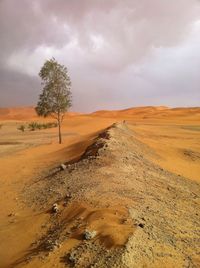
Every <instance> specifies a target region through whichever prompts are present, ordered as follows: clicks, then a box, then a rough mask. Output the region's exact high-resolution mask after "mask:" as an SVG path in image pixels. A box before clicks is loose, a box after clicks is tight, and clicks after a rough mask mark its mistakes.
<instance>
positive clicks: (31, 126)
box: [28, 122, 58, 131]
mask: <svg viewBox="0 0 200 268" xmlns="http://www.w3.org/2000/svg"><path fill="white" fill-rule="evenodd" d="M57 126H58V124H57V123H56V122H48V123H42V124H41V123H37V122H31V123H29V125H28V129H29V130H30V131H34V130H36V129H39V130H40V129H47V128H53V127H57Z"/></svg>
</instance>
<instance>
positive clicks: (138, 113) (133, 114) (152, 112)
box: [91, 106, 200, 119]
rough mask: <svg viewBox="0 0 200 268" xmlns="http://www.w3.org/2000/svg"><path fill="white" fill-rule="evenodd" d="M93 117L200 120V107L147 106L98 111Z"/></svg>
mask: <svg viewBox="0 0 200 268" xmlns="http://www.w3.org/2000/svg"><path fill="white" fill-rule="evenodd" d="M91 115H93V116H99V117H116V118H117V117H119V118H129V119H130V118H134V119H164V118H165V117H166V118H168V117H170V118H173V117H174V118H178V117H199V119H200V107H191V108H190V107H188V108H169V107H166V106H145V107H134V108H129V109H125V110H114V111H108V110H102V111H96V112H94V113H92V114H91Z"/></svg>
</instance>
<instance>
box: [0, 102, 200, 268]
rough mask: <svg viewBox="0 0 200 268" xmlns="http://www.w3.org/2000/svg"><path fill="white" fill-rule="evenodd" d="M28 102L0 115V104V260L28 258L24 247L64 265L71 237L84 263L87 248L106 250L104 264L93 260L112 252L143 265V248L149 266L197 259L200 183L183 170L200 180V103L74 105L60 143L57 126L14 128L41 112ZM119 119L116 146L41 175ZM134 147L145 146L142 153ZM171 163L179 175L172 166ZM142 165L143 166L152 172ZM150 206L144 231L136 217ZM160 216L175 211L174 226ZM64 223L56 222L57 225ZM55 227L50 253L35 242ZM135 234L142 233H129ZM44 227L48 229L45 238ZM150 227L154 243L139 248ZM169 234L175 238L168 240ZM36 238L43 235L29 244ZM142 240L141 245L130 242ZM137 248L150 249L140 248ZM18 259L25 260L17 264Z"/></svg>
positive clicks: (43, 263)
mask: <svg viewBox="0 0 200 268" xmlns="http://www.w3.org/2000/svg"><path fill="white" fill-rule="evenodd" d="M26 109H27V108H26ZM28 109H29V111H30V115H29V116H27V114H28V112H27V110H26V115H25V116H24V115H23V113H21V112H19V110H18V111H15V109H12V112H11V113H9V116H5V111H4V115H3V114H2V112H1V111H0V117H1V124H3V126H2V128H1V129H0V132H1V136H0V144H1V146H0V157H1V169H0V178H1V186H0V192H1V195H0V209H1V214H0V227H1V231H0V239H1V242H2V243H1V245H0V262H1V263H0V264H1V265H0V267H11V266H9V265H10V264H11V263H15V265H14V266H16V262H17V261H18V262H20V260H21V261H22V260H24V256H25V255H26V254H27V253H28V255H27V256H28V258H29V257H30V256H32V254H33V253H39V255H40V258H38V257H36V258H33V259H31V261H30V262H28V263H27V264H25V266H27V267H54V264H55V266H57V267H66V266H65V265H66V263H68V261H69V260H68V257H69V256H68V255H67V253H68V252H70V250H72V248H73V246H79V247H78V248H76V249H75V248H74V250H72V252H74V254H75V253H77V256H79V254H81V255H84V256H85V258H86V263H88V262H89V261H88V258H89V259H90V258H91V260H92V261H93V262H94V256H97V255H99V256H101V260H102V262H104V261H105V263H104V264H101V266H100V264H98V261H100V260H97V261H96V263H97V264H96V265H97V266H96V267H115V266H111V265H114V264H113V263H114V262H115V261H116V262H118V263H120V265H125V264H126V265H128V267H134V266H133V265H136V264H137V266H136V267H142V265H143V264H142V263H140V260H141V258H142V257H143V255H145V256H146V260H145V262H146V265H147V267H156V265H157V267H165V266H163V265H164V264H168V266H166V267H184V266H183V264H184V265H186V266H187V265H189V264H190V265H191V267H195V265H197V267H198V258H196V249H195V246H194V248H191V249H190V244H191V243H194V244H195V245H196V246H198V240H195V239H199V236H198V234H197V232H196V231H193V233H191V230H194V228H196V227H195V226H196V224H197V220H198V215H196V214H195V213H196V210H197V206H198V198H197V196H198V195H199V192H198V193H197V192H196V191H199V190H198V189H199V185H198V184H195V182H192V181H191V182H189V181H188V180H187V179H184V178H182V177H180V176H177V175H182V176H185V177H187V178H189V179H192V180H196V181H199V180H200V177H199V174H200V126H199V118H200V117H199V109H198V108H191V109H168V108H166V107H159V108H158V107H156V108H154V107H145V108H136V110H137V111H136V110H135V109H128V110H126V111H122V112H119V114H117V115H116V114H114V115H113V114H110V113H109V112H108V111H106V114H105V113H103V114H102V112H101V113H98V115H97V114H92V115H76V114H75V115H73V114H72V115H70V116H68V117H67V118H66V119H65V122H64V126H63V134H64V144H63V145H61V146H59V145H57V130H56V129H51V130H45V131H36V132H25V133H20V132H19V131H18V130H16V128H17V126H18V124H21V122H27V121H30V120H31V121H32V120H33V119H34V120H38V118H37V117H35V118H34V115H33V114H32V112H31V111H33V109H32V108H28ZM108 114H109V115H108ZM163 114H164V116H163ZM16 115H17V116H16ZM16 118H17V119H16ZM123 119H125V120H126V121H127V123H128V127H129V129H130V130H129V131H128V133H129V134H127V132H126V131H125V132H124V130H117V131H115V133H114V138H113V139H112V142H111V145H112V146H111V147H109V149H111V151H109V150H108V151H107V150H106V151H105V155H104V153H103V154H102V159H94V160H92V159H91V161H93V162H92V163H93V164H92V163H91V165H90V161H89V163H87V161H86V160H85V161H86V162H85V163H84V162H83V163H82V162H81V163H82V164H81V163H79V164H78V166H77V167H76V166H72V168H71V169H70V170H67V171H66V172H62V173H58V174H57V175H56V176H51V177H48V178H47V179H43V178H44V177H45V175H46V174H47V173H49V172H48V170H51V169H52V168H54V167H55V166H57V165H59V164H60V163H61V162H65V161H69V160H70V159H74V158H75V159H76V158H77V157H79V156H80V155H81V153H83V152H84V150H85V149H86V148H87V146H88V145H90V144H91V143H92V142H93V139H94V138H95V137H96V136H97V135H98V133H100V132H101V131H102V130H103V129H105V128H106V127H108V126H110V125H111V124H112V123H114V122H115V121H117V120H123ZM19 120H20V122H19ZM40 120H42V119H40ZM47 121H49V119H47ZM127 135H128V136H127ZM129 136H131V137H134V139H133V143H132V142H131V143H130V142H128V144H127V140H129V139H132V138H131V137H129ZM135 137H136V138H137V139H135ZM106 142H107V140H106ZM109 142H110V141H109ZM146 145H148V147H146ZM131 153H133V154H134V153H135V154H136V155H135V156H133V155H131ZM107 154H108V155H107ZM125 154H126V155H127V157H128V159H126V156H125ZM106 155H107V156H106ZM104 156H106V157H105V158H104ZM136 156H137V157H138V156H139V159H140V161H139V162H137V157H136ZM141 156H142V158H140V157H141ZM157 164H158V165H160V166H161V167H162V169H164V170H161V169H160V168H159V167H158V166H157ZM79 165H80V167H79ZM166 169H167V170H169V171H172V172H173V173H175V174H177V175H174V174H172V173H168V172H167V171H166ZM68 172H69V175H67V174H68ZM50 173H51V172H50ZM64 174H66V176H65V175H64ZM143 174H147V177H146V176H143ZM63 175H64V176H63ZM146 184H147V185H148V188H149V190H148V189H147V188H146V186H145V185H146ZM167 187H168V188H169V189H168V188H167ZM142 189H143V190H142ZM147 190H148V191H147ZM135 191H136V192H135ZM138 191H139V193H138ZM154 192H155V193H154ZM150 193H151V194H150ZM66 195H68V197H67V199H65V197H66ZM152 195H153V197H152ZM68 198H69V200H68ZM153 199H154V202H153V203H152V200H153ZM5 200H6V202H5ZM139 200H143V202H142V203H140V201H139ZM173 200H175V201H173ZM187 200H188V201H187ZM55 201H58V203H59V204H60V206H61V208H62V213H61V215H59V216H58V217H57V216H56V215H55V216H52V214H51V213H48V210H49V209H50V208H51V206H52V204H53V203H54V202H55ZM130 204H132V205H131V206H132V207H131V206H130ZM135 204H137V205H138V208H140V209H139V210H137V206H136V207H135ZM148 204H151V206H152V209H151V211H147V210H146V207H147V206H148ZM163 211H166V213H164V212H163ZM74 213H75V214H74ZM183 213H184V215H183ZM190 213H191V214H190ZM8 214H11V215H10V216H8ZM146 214H147V218H149V219H150V221H149V225H148V224H147V231H145V232H144V233H143V229H144V228H141V227H138V224H139V223H142V222H140V221H142V218H145V221H147V219H146V217H144V216H145V215H146ZM157 215H159V217H157ZM185 215H186V216H185ZM173 216H174V218H173ZM195 217H197V218H195ZM158 218H159V221H160V219H162V218H165V220H166V219H167V220H168V221H169V222H174V219H175V223H174V224H173V226H172V225H170V223H168V224H169V225H166V226H165V225H163V223H162V222H161V223H160V222H159V224H158V222H157V221H158ZM69 219H70V221H69ZM179 219H180V220H179ZM138 220H139V222H138ZM187 222H188V223H187ZM58 224H59V225H61V227H60V228H57V225H58ZM79 224H80V225H81V224H82V227H81V226H80V230H79V229H78V231H77V232H74V231H73V228H75V229H76V227H77V226H78V225H79ZM86 224H88V225H89V227H90V228H92V229H96V230H97V231H98V233H99V234H100V235H98V239H97V241H96V240H95V241H96V242H95V243H93V241H92V243H90V242H88V243H86V242H84V241H83V237H82V233H83V228H84V226H85V225H86ZM142 224H143V223H142ZM145 225H146V223H145ZM154 225H156V226H157V225H159V226H158V227H157V229H158V230H157V229H156V230H153V233H152V229H151V228H152V227H151V226H154ZM180 226H185V229H184V230H180ZM71 228H72V230H71ZM149 228H150V229H149ZM51 229H52V230H53V233H55V237H52V238H51V237H50V240H51V239H53V241H54V242H55V240H58V242H59V243H60V244H62V246H61V247H60V248H59V249H58V250H57V249H56V250H55V251H53V252H52V253H50V254H49V253H48V252H49V249H47V250H45V252H44V251H43V250H41V251H40V250H39V251H38V245H40V242H42V241H43V242H45V241H46V240H45V237H48V234H47V233H48V230H51ZM141 229H142V233H141V231H140V230H141ZM162 230H165V231H164V233H165V234H166V236H165V237H164V238H162V236H161V231H162ZM65 231H66V234H65ZM72 231H73V232H72ZM157 231H158V233H155V232H157ZM70 232H71V233H70ZM138 232H139V233H138ZM50 233H51V232H50ZM132 234H137V235H136V236H135V239H136V240H133V243H132V242H131V241H132V238H133V239H134V236H133V237H132ZM148 234H149V235H148ZM172 234H173V235H172ZM42 235H44V239H41V237H42ZM49 235H50V236H51V234H49ZM196 235H197V236H196ZM129 236H130V237H132V238H130V240H129V243H128V244H127V246H126V247H125V249H128V251H127V250H125V251H124V247H121V245H122V244H125V242H126V241H127V238H128V237H129ZM149 236H150V244H151V245H149V246H148V248H152V251H151V252H150V251H148V252H147V251H146V250H147V247H144V248H143V247H142V246H143V245H141V244H140V240H141V239H143V240H142V241H144V243H143V244H144V245H146V244H148V241H149ZM65 237H66V239H65ZM156 237H157V238H156ZM180 237H181V238H180ZM60 239H61V240H63V239H64V240H63V241H61V240H60ZM170 239H172V240H173V242H169V241H171V240H170ZM182 240H183V241H185V242H183V241H182ZM19 241H20V243H19ZM34 241H36V242H37V243H36V244H35V245H33V246H32V247H30V246H31V243H33V242H34ZM158 241H159V243H158ZM167 241H168V242H167ZM188 241H189V242H188ZM99 242H100V244H99ZM45 243H46V242H45ZM48 243H50V244H51V242H47V244H48ZM52 243H53V242H52ZM102 245H103V246H104V247H105V248H102ZM136 246H137V247H138V248H137V249H136V248H134V247H136ZM45 247H46V246H45ZM47 247H48V246H47ZM132 247H133V248H134V250H132V249H131V248H132ZM50 248H51V245H50ZM55 248H57V247H56V246H55ZM186 248H188V250H186ZM8 249H10V250H8ZM29 249H31V251H30V252H29ZM33 249H35V250H33ZM42 249H44V248H43V246H42ZM93 249H95V250H94V251H93ZM139 249H140V251H141V252H144V253H143V255H142V257H141V256H140V255H141V254H140V253H139V252H138V250H139ZM183 249H184V250H183ZM27 250H28V251H27ZM88 251H89V252H90V253H91V254H93V255H94V256H93V257H92V255H90V253H89V255H88ZM183 251H184V252H185V253H184V252H183ZM81 252H83V253H81ZM128 252H129V253H128ZM152 252H153V253H155V255H156V254H157V255H156V256H157V257H156V258H152V257H151V256H152ZM29 253H30V256H29ZM85 254H86V255H85ZM132 254H136V255H132ZM46 255H48V256H46ZM111 255H112V256H113V257H111ZM188 256H189V257H188ZM105 257H106V258H105ZM118 257H119V258H118ZM75 259H76V258H75ZM97 259H98V258H97ZM132 259H134V260H135V259H137V262H136V261H135V264H134V263H131V260H132ZM175 260H176V262H175ZM81 261H84V260H82V258H80V260H79V261H77V260H75V262H76V265H77V267H85V266H84V265H85V264H84V265H83V263H81ZM109 261H110V264H109ZM106 262H108V263H107V264H106ZM187 263H189V264H187ZM161 264H162V266H159V265H161ZM22 265H24V263H23V264H22V263H20V264H19V265H18V266H19V267H22ZM102 265H103V266H102ZM116 267H123V266H116Z"/></svg>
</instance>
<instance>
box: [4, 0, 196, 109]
mask: <svg viewBox="0 0 200 268" xmlns="http://www.w3.org/2000/svg"><path fill="white" fill-rule="evenodd" d="M0 40H1V42H0V105H1V106H11V105H12V106H13V105H28V104H34V103H35V102H36V101H37V96H38V93H39V91H40V81H39V78H38V72H39V69H40V67H41V65H42V64H43V62H44V60H45V59H47V58H51V57H52V56H54V57H55V58H56V59H57V60H58V61H61V62H62V63H63V64H65V65H66V66H67V67H68V69H69V73H70V75H71V78H72V83H73V89H72V91H73V96H74V106H73V110H79V111H91V110H97V109H105V108H107V109H109V108H110V109H113V108H123V107H128V106H135V105H160V104H165V105H173V106H187V105H188V106H197V105H198V106H199V102H198V100H199V99H200V93H199V91H200V90H199V89H198V85H199V84H200V78H199V77H200V76H199V75H198V70H199V69H200V68H199V67H200V55H199V45H200V2H199V1H198V0H190V1H188V0H176V1H164V0H152V1H149V0H109V1H108V0H106V1H105V0H96V1H94V0H74V1H68V0H57V1H55V0H36V1H31V0H20V1H17V0H1V1H0Z"/></svg>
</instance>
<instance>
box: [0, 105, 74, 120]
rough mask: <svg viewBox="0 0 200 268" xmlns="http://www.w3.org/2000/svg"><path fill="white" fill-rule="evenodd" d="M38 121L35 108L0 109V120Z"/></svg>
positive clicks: (72, 114)
mask: <svg viewBox="0 0 200 268" xmlns="http://www.w3.org/2000/svg"><path fill="white" fill-rule="evenodd" d="M78 114H79V113H75V112H69V113H68V115H69V116H74V115H78ZM34 119H38V116H37V114H36V112H35V108H34V107H33V106H28V107H11V108H0V120H22V121H23V120H34Z"/></svg>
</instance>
